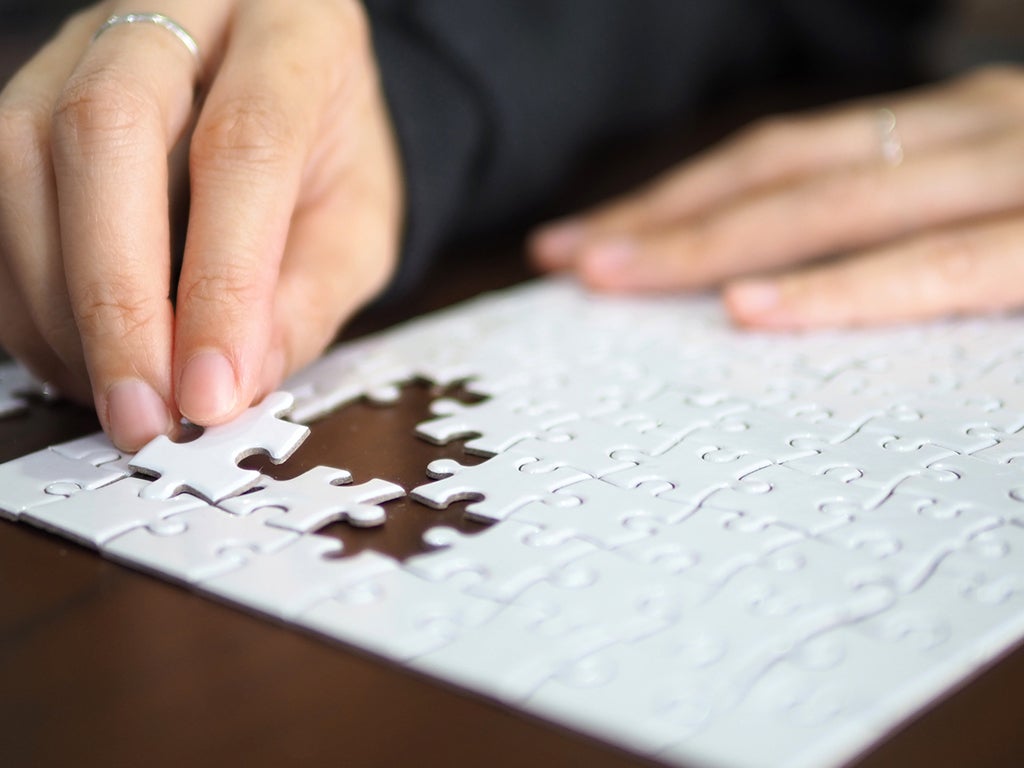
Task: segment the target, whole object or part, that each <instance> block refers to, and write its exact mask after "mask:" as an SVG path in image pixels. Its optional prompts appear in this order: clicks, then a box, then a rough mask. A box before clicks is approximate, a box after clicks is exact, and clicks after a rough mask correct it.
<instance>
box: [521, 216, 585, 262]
mask: <svg viewBox="0 0 1024 768" xmlns="http://www.w3.org/2000/svg"><path fill="white" fill-rule="evenodd" d="M583 237H584V235H583V225H582V224H580V223H579V222H578V221H575V220H573V219H566V220H564V221H558V222H553V223H551V224H546V225H545V226H543V227H541V228H540V229H539V230H538V231H537V234H536V236H535V237H534V239H533V247H534V249H535V250H536V252H537V255H538V256H540V257H541V258H544V259H550V260H556V259H561V258H564V257H566V256H568V255H569V254H571V253H572V252H573V251H575V250H576V249H577V248H579V246H580V245H581V244H582V243H583Z"/></svg>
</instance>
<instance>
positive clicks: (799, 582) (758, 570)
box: [0, 280, 1024, 768]
mask: <svg viewBox="0 0 1024 768" xmlns="http://www.w3.org/2000/svg"><path fill="white" fill-rule="evenodd" d="M409 378H417V379H422V380H425V381H428V382H433V383H436V384H440V385H449V384H452V383H455V382H459V381H463V382H464V389H465V390H466V391H467V392H469V393H471V394H472V395H474V396H477V397H479V398H483V399H482V400H481V401H480V402H475V403H463V402H458V401H454V400H451V399H440V400H438V401H436V402H435V403H434V404H433V407H432V413H433V415H434V418H432V419H431V420H429V421H427V422H425V423H423V424H421V425H420V426H419V427H418V428H417V430H416V432H417V434H418V435H419V436H420V437H421V438H422V439H426V440H429V441H431V442H435V443H448V442H451V441H456V440H460V441H461V440H465V441H466V442H465V443H464V447H465V449H466V450H467V451H468V452H471V453H475V454H478V455H482V456H485V457H488V458H487V460H486V461H485V462H484V463H483V464H478V465H474V466H466V465H463V464H461V463H459V462H456V461H452V460H440V461H437V462H434V463H432V464H430V466H429V467H425V468H424V474H425V477H424V483H423V484H422V485H420V486H419V487H417V488H415V489H413V490H412V496H413V498H415V499H417V500H420V501H421V502H423V503H425V504H427V505H428V506H431V507H437V508H443V507H445V506H447V505H449V504H450V503H452V502H453V501H456V500H470V501H471V502H472V503H471V504H469V505H468V506H467V508H466V514H467V515H468V516H469V517H471V518H473V519H475V520H478V521H481V522H485V523H490V527H488V528H486V529H485V530H483V531H482V532H481V533H478V534H475V535H466V534H463V533H459V532H456V531H454V530H453V529H451V528H447V527H443V526H439V527H435V528H432V529H430V530H429V531H428V532H427V533H426V535H425V541H424V544H425V547H426V549H427V551H425V552H424V553H423V554H420V555H417V556H415V557H412V558H409V559H407V560H406V561H404V562H400V561H398V560H396V559H394V558H392V557H389V556H388V555H387V554H386V553H377V552H363V553H360V554H359V555H357V556H348V555H347V554H346V553H345V552H344V551H342V548H341V545H340V544H339V543H338V542H337V541H336V540H334V539H329V538H327V537H324V536H320V535H318V534H317V533H316V531H317V530H318V529H319V528H320V527H321V526H322V525H324V524H326V523H328V522H330V521H335V520H344V521H347V522H348V523H349V524H352V525H372V524H380V523H381V522H382V521H383V520H384V518H385V514H384V510H383V509H382V508H381V507H380V506H379V505H380V504H382V503H386V502H387V500H389V499H391V498H394V497H395V496H396V495H397V494H399V493H401V492H402V491H401V489H400V488H397V487H396V486H394V484H392V483H389V482H388V481H387V480H386V478H385V479H383V480H372V481H369V482H366V483H362V484H359V485H353V484H351V476H350V475H349V474H348V473H347V472H346V471H345V470H344V469H333V468H325V467H319V468H316V469H315V470H311V471H309V472H307V473H306V474H304V475H301V476H299V477H297V478H294V479H293V480H289V481H273V480H271V479H269V478H265V477H262V476H260V475H259V474H258V473H256V475H255V476H253V475H250V474H245V473H246V470H242V469H239V468H238V466H237V459H238V458H239V457H240V456H243V455H246V454H247V453H249V452H251V451H254V450H261V451H264V452H266V453H269V454H271V455H272V456H276V457H278V458H281V457H286V456H287V455H288V453H289V451H290V450H292V449H293V447H294V446H293V443H295V442H296V441H298V440H301V439H302V436H304V434H305V432H304V430H303V429H302V428H299V427H296V426H295V425H294V424H290V423H288V421H302V422H307V421H313V420H315V419H316V418H317V417H318V416H319V415H322V414H324V413H327V412H329V411H330V410H332V409H333V408H335V407H337V406H338V405H340V404H343V403H345V402H350V401H351V400H353V399H355V398H357V397H362V396H365V397H368V398H370V399H372V400H375V401H377V402H383V403H386V402H388V401H390V400H393V399H395V398H396V397H397V396H399V394H400V393H399V390H398V388H397V387H398V385H399V384H400V383H401V382H403V381H405V380H407V379H409ZM1022 382H1024V320H1021V319H1019V318H1013V317H992V318H984V319H977V320H969V321H957V322H940V323H933V324H927V325H921V326H913V327H910V326H908V327H902V328H898V329H886V330H877V331H876V330H871V331H852V332H829V333H818V334H813V335H768V334H757V333H746V332H738V331H736V330H735V329H733V328H731V327H730V326H729V324H728V322H727V321H726V318H725V316H724V314H723V312H722V310H721V308H720V306H719V305H718V303H717V302H716V301H715V300H713V299H710V298H701V297H697V298H687V299H679V298H662V299H643V300H634V299H612V298H603V297H594V296H590V295H587V294H586V293H584V292H583V291H581V290H580V289H579V288H578V287H577V286H575V285H574V284H572V283H569V282H565V281H561V280H544V281H538V282H535V283H533V284H529V285H527V286H523V287H520V288H516V289H513V290H510V291H506V292H503V293H500V294H495V295H489V296H484V297H480V298H478V299H475V300H473V301H471V302H468V303H466V304H464V305H460V306H458V307H455V308H452V309H450V310H446V311H444V312H442V313H438V314H437V315H434V316H430V317H426V318H423V319H421V320H417V321H415V322H413V323H410V324H407V325H405V326H401V327H399V328H396V329H394V330H392V331H389V332H386V333H383V334H379V335H377V336H374V337H372V338H370V339H366V340H362V341H360V342H357V343H356V344H354V345H347V346H343V347H341V348H339V349H338V350H335V351H332V352H331V353H329V354H328V355H326V356H325V357H324V358H323V359H321V360H320V361H318V362H317V363H315V364H314V365H313V366H311V367H310V368H308V369H306V370H305V371H303V372H300V373H299V374H297V375H296V376H295V377H293V379H291V380H290V382H289V383H288V385H287V387H288V388H290V392H289V393H287V394H285V393H279V394H276V395H273V396H271V397H270V398H268V399H267V400H266V401H265V402H264V404H262V405H261V406H258V407H257V408H255V409H253V410H252V411H250V412H249V414H246V415H245V416H244V417H243V418H242V419H241V420H240V421H239V422H238V423H237V424H236V425H228V427H226V428H225V429H223V430H220V429H218V430H208V431H207V432H206V433H204V435H203V436H202V437H200V438H199V439H198V440H196V441H195V442H194V443H188V444H182V445H180V446H176V445H175V444H170V445H168V444H167V443H164V442H163V441H157V442H155V443H154V444H152V445H151V446H147V448H146V449H144V450H143V451H142V452H140V454H139V456H135V457H125V456H121V455H120V454H119V453H118V452H116V451H113V450H112V447H111V446H109V444H107V445H104V444H103V442H102V440H103V438H102V437H94V438H90V440H93V441H94V442H92V443H89V442H86V443H85V444H80V445H76V446H67V445H66V446H55V447H54V448H52V449H48V450H47V451H44V452H40V453H39V454H38V455H37V454H32V455H30V456H27V457H24V458H23V459H19V460H16V461H14V462H10V463H9V464H6V465H2V466H0V479H2V478H4V477H6V478H9V482H0V509H3V510H5V512H4V514H5V515H6V516H8V517H13V518H16V519H21V520H24V521H26V522H29V523H33V524H37V525H41V526H44V527H46V528H48V529H49V530H53V531H56V532H58V533H61V534H63V535H66V536H69V537H71V538H74V539H76V540H78V541H80V542H82V543H85V544H87V545H90V546H94V547H97V548H99V549H100V551H101V552H104V553H106V554H108V555H109V556H111V557H117V558H118V559H120V560H122V561H124V562H128V563H130V564H132V565H134V566H136V567H140V568H144V569H146V570H148V571H151V572H154V573H158V574H161V575H163V576H165V577H167V578H172V579H175V580H177V581H179V582H183V583H187V584H189V585H191V586H192V587H193V588H195V589H197V590H200V591H202V592H205V593H207V594H210V595H211V596H215V597H217V598H219V599H223V600H227V601H230V602H233V603H236V604H239V605H242V606H245V607H248V608H250V609H252V610H256V611H259V612H261V613H264V614H267V615H269V616H272V617H274V618H276V619H278V620H284V621H289V622H292V623H294V624H296V625H298V626H303V627H306V628H307V629H311V630H313V631H315V632H317V633H320V634H322V635H324V636H326V637H330V638H334V639H337V640H340V641H342V642H345V643H349V644H353V645H357V646H359V647H361V648H364V649H366V650H369V651H371V652H374V653H376V654H379V655H380V656H382V657H384V658H388V659H392V660H394V661H396V662H399V663H402V664H406V665H408V666H410V667H412V668H415V669H417V670H420V671H423V672H426V673H428V674H431V675H435V676H437V677H439V678H442V679H444V680H446V681H448V682H452V683H455V684H458V685H461V686H464V687H466V688H468V689H471V690H473V691H475V692H477V693H480V694H483V695H486V696H489V697H491V698H493V699H495V700H497V701H500V702H503V703H505V704H508V705H510V706H514V707H519V708H522V709H524V710H527V711H529V712H532V713H534V714H537V715H539V716H541V717H545V718H549V719H551V720H554V721H556V722H559V723H562V724H565V725H567V726H569V727H572V728H575V729H577V730H579V731H582V732H585V733H589V734H593V735H594V736H595V737H597V738H600V739H604V740H608V741H612V742H614V743H616V744H619V745H621V746H623V747H626V748H628V749H632V750H634V751H636V752H638V753H641V754H644V755H647V756H651V757H655V758H657V759H659V760H661V761H663V762H665V763H667V764H680V765H688V766H689V765H707V766H735V768H758V767H760V766H782V765H787V766H803V765H806V766H835V765H841V764H845V763H847V762H849V761H850V760H851V759H853V758H854V757H855V756H856V755H857V754H859V753H860V752H862V751H863V750H865V749H867V748H868V747H870V746H871V745H872V744H873V743H875V742H876V741H878V740H879V739H881V738H883V737H884V735H885V734H886V733H888V732H889V731H891V730H892V729H893V728H894V727H896V726H897V725H898V724H900V723H901V722H903V721H904V720H905V719H907V718H908V717H910V716H912V715H913V714H914V713H915V712H917V711H919V710H920V709H921V708H922V707H925V706H927V705H928V704H929V703H930V702H932V701H934V700H935V699H936V698H937V697H939V696H941V695H943V693H945V692H946V691H948V690H950V689H952V688H954V687H955V686H957V685H958V684H960V683H961V682H962V681H964V680H965V679H966V678H968V677H970V676H971V675H972V674H974V673H975V672H976V671H977V670H978V669H980V668H982V667H984V666H985V665H987V664H989V663H991V662H992V661H993V660H995V659H997V658H998V657H999V656H1000V655H1001V654H1004V653H1006V652H1007V651H1009V650H1010V649H1011V648H1013V647H1014V646H1016V645H1018V644H1019V643H1020V641H1021V639H1022V638H1024V432H1022V429H1024V383H1022ZM292 398H294V403H293V402H292ZM290 408H292V410H289V409H290ZM282 419H283V420H282ZM410 439H415V438H413V437H412V436H410ZM96 441H98V442H96ZM172 446H173V447H172ZM191 446H194V447H191ZM140 456H141V457H142V458H141V459H140ZM211 467H219V469H218V470H216V471H211ZM133 468H136V469H142V470H144V471H145V472H146V473H147V474H148V475H149V476H150V477H153V476H155V478H156V479H149V478H143V477H138V476H137V475H136V476H130V473H131V472H132V469H133ZM5 473H6V474H5ZM194 494H198V495H194ZM200 497H202V498H200ZM115 506H116V508H117V509H116V511H113V510H112V507H115ZM384 524H387V523H384Z"/></svg>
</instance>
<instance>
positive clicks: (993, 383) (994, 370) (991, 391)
mask: <svg viewBox="0 0 1024 768" xmlns="http://www.w3.org/2000/svg"><path fill="white" fill-rule="evenodd" d="M970 393H971V396H972V397H973V398H979V397H981V396H988V397H991V398H993V399H995V400H997V401H998V402H999V404H1000V406H1001V410H1002V411H1003V412H1004V415H1005V416H1006V417H1011V414H1012V416H1013V417H1015V418H1016V419H1017V420H1018V421H1017V423H1018V425H1019V426H1018V429H1020V428H1021V427H1022V426H1024V424H1022V423H1021V421H1022V420H1024V365H1022V364H1021V362H1020V361H1019V360H1017V359H1009V360H1001V361H998V362H996V363H995V364H994V365H992V366H991V367H990V368H988V369H987V370H985V371H982V372H981V373H980V374H977V375H975V376H974V377H973V378H972V379H971V381H970ZM1007 431H1010V432H1012V431H1016V430H1013V429H1007Z"/></svg>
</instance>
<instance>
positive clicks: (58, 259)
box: [0, 9, 101, 394]
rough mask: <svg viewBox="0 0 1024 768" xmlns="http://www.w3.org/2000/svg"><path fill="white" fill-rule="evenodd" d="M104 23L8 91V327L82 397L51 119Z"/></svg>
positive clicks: (87, 16) (51, 54) (40, 59)
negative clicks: (62, 245)
mask: <svg viewBox="0 0 1024 768" xmlns="http://www.w3.org/2000/svg"><path fill="white" fill-rule="evenodd" d="M100 19H101V16H100V14H99V12H98V10H97V9H93V10H92V11H89V12H84V13H80V14H77V15H75V16H74V17H72V18H71V19H70V20H69V21H68V23H66V24H65V25H64V27H63V28H62V29H61V30H60V32H59V33H58V35H57V36H56V37H55V38H54V39H53V40H52V41H50V42H49V43H48V44H47V45H45V46H44V47H43V48H42V49H41V50H40V51H39V52H38V53H37V54H36V55H35V56H34V57H33V58H32V60H31V61H30V62H29V63H28V64H26V65H25V66H24V67H23V68H22V69H21V70H20V71H19V72H18V73H17V74H16V75H15V76H14V77H13V78H11V80H10V81H9V82H8V84H7V86H6V87H5V88H4V90H3V91H2V92H0V258H2V259H3V261H4V262H5V264H6V268H5V269H4V276H5V277H6V278H7V279H6V280H5V281H4V288H5V290H4V291H3V292H4V294H5V297H4V298H5V299H6V300H5V301H3V303H2V306H0V317H2V321H0V322H2V323H3V326H4V330H5V333H4V338H5V342H6V346H8V348H9V349H10V350H11V351H12V352H14V350H15V349H17V350H20V351H19V352H18V353H17V354H18V356H19V357H20V358H21V359H23V360H24V361H25V362H26V363H28V364H29V365H30V366H32V368H33V370H34V371H35V373H36V374H37V375H40V376H43V377H45V379H46V380H47V381H51V382H53V383H54V384H58V382H59V385H60V387H61V389H62V390H63V391H65V392H66V393H70V392H71V391H72V390H75V391H76V393H78V394H80V393H81V390H82V385H84V384H87V383H88V376H87V374H86V370H85V359H84V357H83V354H82V347H81V343H80V342H79V339H78V329H77V328H76V326H75V322H74V316H73V314H72V312H71V305H70V301H69V299H68V293H67V283H66V281H65V279H64V267H63V262H62V256H61V250H60V230H59V223H58V220H57V191H56V186H55V183H54V178H53V165H52V162H51V159H50V115H51V112H52V109H53V104H54V102H55V101H56V98H57V94H58V93H59V92H60V89H61V86H62V85H63V83H64V82H65V81H66V80H67V78H68V75H69V74H70V73H71V71H72V70H73V69H74V66H75V63H76V62H77V61H78V58H79V56H80V54H81V51H82V49H83V48H84V46H85V45H86V44H87V42H88V39H89V36H90V35H91V34H92V30H93V29H95V28H96V26H97V25H98V24H99V23H100ZM12 324H17V326H18V328H19V331H18V333H17V334H16V333H15V332H14V330H13V327H12ZM72 371H73V372H74V375H72V373H71V372H72ZM73 378H77V379H79V381H77V382H74V383H73V381H72V379H73Z"/></svg>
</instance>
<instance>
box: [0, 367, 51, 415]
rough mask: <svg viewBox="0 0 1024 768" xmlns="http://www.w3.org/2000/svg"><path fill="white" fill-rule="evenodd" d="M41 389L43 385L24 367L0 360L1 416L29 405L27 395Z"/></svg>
mask: <svg viewBox="0 0 1024 768" xmlns="http://www.w3.org/2000/svg"><path fill="white" fill-rule="evenodd" d="M40 391H41V385H40V384H39V382H37V381H36V380H35V379H34V378H33V377H32V374H30V373H29V372H28V371H27V370H26V369H25V368H24V367H22V366H21V365H19V364H18V363H16V362H13V361H7V362H0V416H7V415H9V414H13V413H17V412H18V411H20V410H22V409H23V408H25V407H26V406H27V405H28V401H27V400H26V399H25V396H26V395H28V394H33V393H36V392H40Z"/></svg>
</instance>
